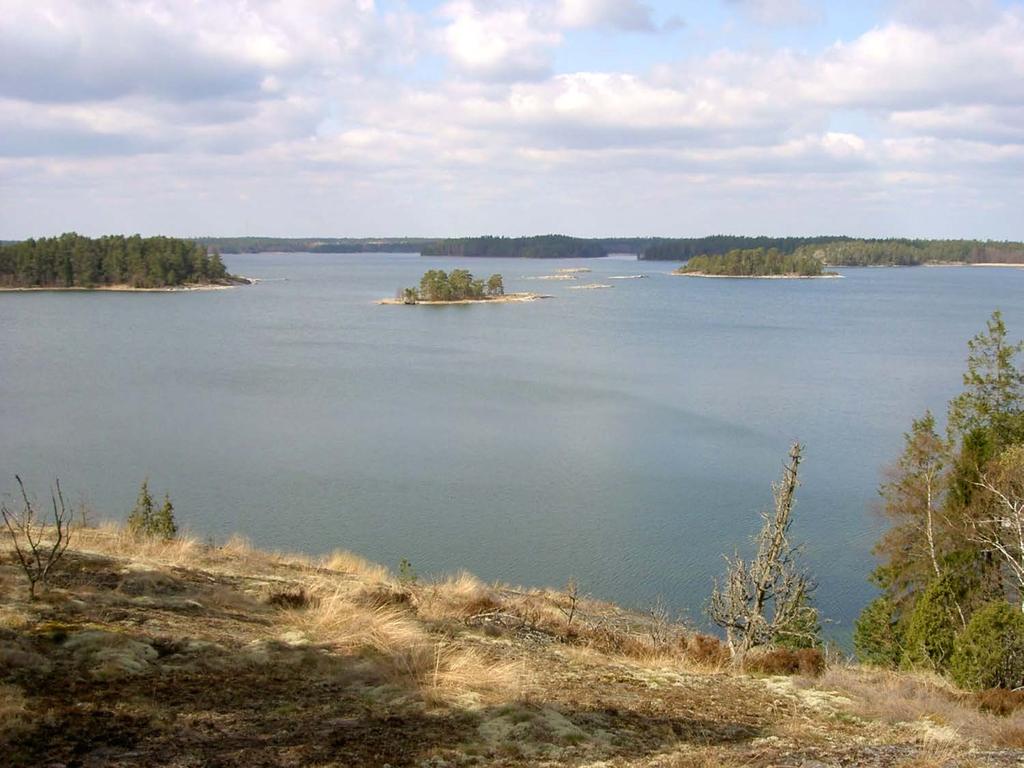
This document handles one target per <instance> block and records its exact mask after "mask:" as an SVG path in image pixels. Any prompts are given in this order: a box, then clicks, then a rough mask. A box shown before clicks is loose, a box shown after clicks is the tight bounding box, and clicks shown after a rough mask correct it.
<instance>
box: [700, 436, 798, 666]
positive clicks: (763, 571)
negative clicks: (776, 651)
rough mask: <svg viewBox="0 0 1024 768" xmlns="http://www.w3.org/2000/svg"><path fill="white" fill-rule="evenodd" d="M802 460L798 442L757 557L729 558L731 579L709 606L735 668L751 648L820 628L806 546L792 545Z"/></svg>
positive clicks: (761, 536) (767, 514)
mask: <svg viewBox="0 0 1024 768" xmlns="http://www.w3.org/2000/svg"><path fill="white" fill-rule="evenodd" d="M802 459H803V446H801V445H800V444H799V443H795V444H794V445H793V447H792V448H791V449H790V451H789V462H788V463H787V464H786V466H785V468H784V469H783V471H782V480H781V481H780V482H779V483H776V484H773V485H772V491H773V494H774V497H775V507H774V510H773V511H772V512H765V513H762V515H761V517H762V518H763V520H764V525H763V526H762V528H761V532H760V533H759V534H758V535H757V538H756V539H755V544H756V552H755V554H754V556H753V558H752V559H751V560H750V561H749V562H747V561H745V560H743V559H742V558H741V557H740V556H739V555H738V554H736V555H734V556H733V557H732V558H729V557H726V558H725V561H726V563H727V565H728V567H727V570H726V575H725V578H724V580H723V582H722V583H721V584H720V583H719V582H717V581H716V582H715V587H714V590H713V591H712V593H711V599H710V600H709V601H708V607H707V612H708V616H709V617H710V618H711V620H712V621H713V622H714V623H715V624H717V625H718V626H719V627H721V628H722V629H724V630H725V633H726V638H727V640H728V643H729V650H730V651H731V653H732V656H733V661H734V662H735V663H742V661H743V658H744V656H745V655H746V653H747V652H748V651H749V650H750V649H751V648H754V647H756V646H762V645H771V644H772V643H774V642H775V641H776V640H778V639H779V638H780V637H783V636H786V637H789V638H793V637H795V636H798V635H800V634H801V633H803V632H805V631H807V630H806V629H805V628H807V627H814V626H816V624H817V622H816V615H815V613H814V608H813V607H812V606H811V605H810V596H811V593H812V592H813V591H814V587H815V585H814V583H813V582H812V581H811V579H810V577H809V576H808V574H807V573H806V572H805V571H804V570H803V569H802V568H801V567H800V566H799V564H798V562H797V560H798V559H799V555H800V551H801V547H799V546H794V545H792V544H791V543H790V541H789V527H790V525H791V523H792V514H793V503H794V500H795V494H796V488H797V485H798V484H799V482H798V480H797V472H798V470H799V468H800V462H801V460H802ZM807 639H816V638H807Z"/></svg>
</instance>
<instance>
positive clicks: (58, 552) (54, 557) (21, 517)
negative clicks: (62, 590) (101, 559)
mask: <svg viewBox="0 0 1024 768" xmlns="http://www.w3.org/2000/svg"><path fill="white" fill-rule="evenodd" d="M14 479H15V480H17V481H18V488H19V489H20V490H21V499H22V505H23V506H22V509H21V510H20V511H17V512H15V511H12V510H10V509H9V508H8V507H7V505H6V504H0V515H2V516H3V519H4V526H5V527H6V528H7V533H8V534H10V537H11V543H12V544H13V545H14V553H15V556H16V557H17V559H18V562H19V563H20V564H21V569H22V571H24V573H25V576H26V577H27V578H28V594H29V597H30V598H32V599H33V600H34V599H35V596H36V584H40V583H41V584H43V585H44V586H45V585H46V581H47V579H48V578H49V576H50V572H51V571H52V570H53V569H54V567H55V566H56V565H57V563H58V562H60V559H61V558H62V557H63V556H64V552H65V551H67V548H68V544H70V543H71V527H72V522H73V517H74V513H73V511H72V510H70V509H68V508H67V506H66V505H65V503H64V494H63V492H62V491H61V488H60V480H59V479H58V480H57V490H56V492H51V493H50V499H51V501H52V502H53V524H52V526H51V525H48V524H47V522H46V521H45V520H44V519H41V518H40V517H39V515H38V514H37V513H36V510H35V508H34V507H33V506H32V502H31V501H30V500H29V498H28V494H27V493H26V492H25V484H24V483H22V482H21V478H20V477H19V476H18V475H15V476H14ZM48 529H50V531H49V533H50V534H51V540H50V541H48V540H47V533H48Z"/></svg>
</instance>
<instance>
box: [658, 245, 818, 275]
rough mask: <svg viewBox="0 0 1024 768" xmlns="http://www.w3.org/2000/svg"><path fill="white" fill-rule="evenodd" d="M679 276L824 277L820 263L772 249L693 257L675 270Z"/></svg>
mask: <svg viewBox="0 0 1024 768" xmlns="http://www.w3.org/2000/svg"><path fill="white" fill-rule="evenodd" d="M676 274H679V275H708V276H712V277H824V276H825V275H826V272H825V270H824V265H823V264H822V262H821V260H820V259H817V258H815V257H813V256H809V255H806V254H796V253H781V252H779V251H778V250H776V249H775V248H769V249H767V250H765V249H764V248H750V249H737V250H733V251H729V252H728V253H726V254H724V255H722V256H695V257H694V258H692V259H690V260H689V261H688V262H687V263H686V264H685V265H683V266H682V267H680V268H679V269H677V270H676Z"/></svg>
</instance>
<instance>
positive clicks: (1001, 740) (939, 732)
mask: <svg viewBox="0 0 1024 768" xmlns="http://www.w3.org/2000/svg"><path fill="white" fill-rule="evenodd" d="M812 685H813V686H814V687H815V688H818V689H821V690H826V691H837V692H839V693H841V694H843V695H844V696H847V697H849V698H850V699H852V700H853V702H854V705H853V706H854V709H855V710H856V712H857V713H858V714H860V715H862V716H865V717H871V718H875V719H878V720H882V721H884V722H887V723H916V724H918V725H919V726H921V727H922V728H923V732H924V734H925V736H926V737H930V738H932V740H939V741H941V740H943V738H944V736H945V735H950V736H952V737H954V740H955V737H956V736H957V735H959V736H962V737H965V738H967V739H972V740H974V741H977V742H978V743H979V744H983V745H986V746H991V747H997V748H1003V747H1009V748H1022V747H1024V712H1021V711H1017V712H1015V713H1013V714H1011V715H1009V716H1006V717H1000V716H999V715H994V714H989V713H986V712H982V711H980V710H979V709H978V706H977V703H976V700H975V699H974V698H973V697H971V696H970V695H968V694H964V693H963V692H961V691H959V690H958V689H956V688H955V687H954V686H953V685H952V684H951V683H949V682H948V681H946V680H944V679H943V678H941V677H939V676H937V675H933V674H928V673H908V672H891V671H887V670H866V669H859V668H850V667H839V666H835V667H832V668H830V669H828V670H827V671H826V672H825V674H824V675H822V677H821V678H819V679H818V680H817V682H815V683H812Z"/></svg>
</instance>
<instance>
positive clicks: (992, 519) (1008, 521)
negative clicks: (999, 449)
mask: <svg viewBox="0 0 1024 768" xmlns="http://www.w3.org/2000/svg"><path fill="white" fill-rule="evenodd" d="M993 464H994V466H993V468H992V470H991V471H990V472H986V473H985V474H983V475H982V476H981V480H979V481H978V482H977V483H975V485H976V486H977V487H979V488H980V489H982V491H983V492H984V493H985V495H986V497H987V502H988V503H987V504H986V505H985V506H986V508H985V512H984V513H982V514H981V515H979V516H978V517H977V518H974V519H973V520H971V530H970V532H969V533H968V538H969V539H970V540H971V541H973V542H975V543H977V544H980V545H981V546H983V547H985V548H986V549H988V550H990V551H992V552H995V553H996V554H998V555H999V557H1000V558H1001V559H1002V560H1003V563H1004V565H1005V566H1006V569H1007V570H1008V571H1009V572H1010V574H1011V576H1012V577H1013V580H1014V582H1016V586H1017V592H1018V594H1019V596H1020V598H1021V610H1022V611H1024V445H1015V446H1013V447H1011V448H1008V449H1006V450H1005V451H1004V452H1003V453H1002V455H1000V457H999V458H998V459H997V460H996V461H995V462H994V463H993Z"/></svg>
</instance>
